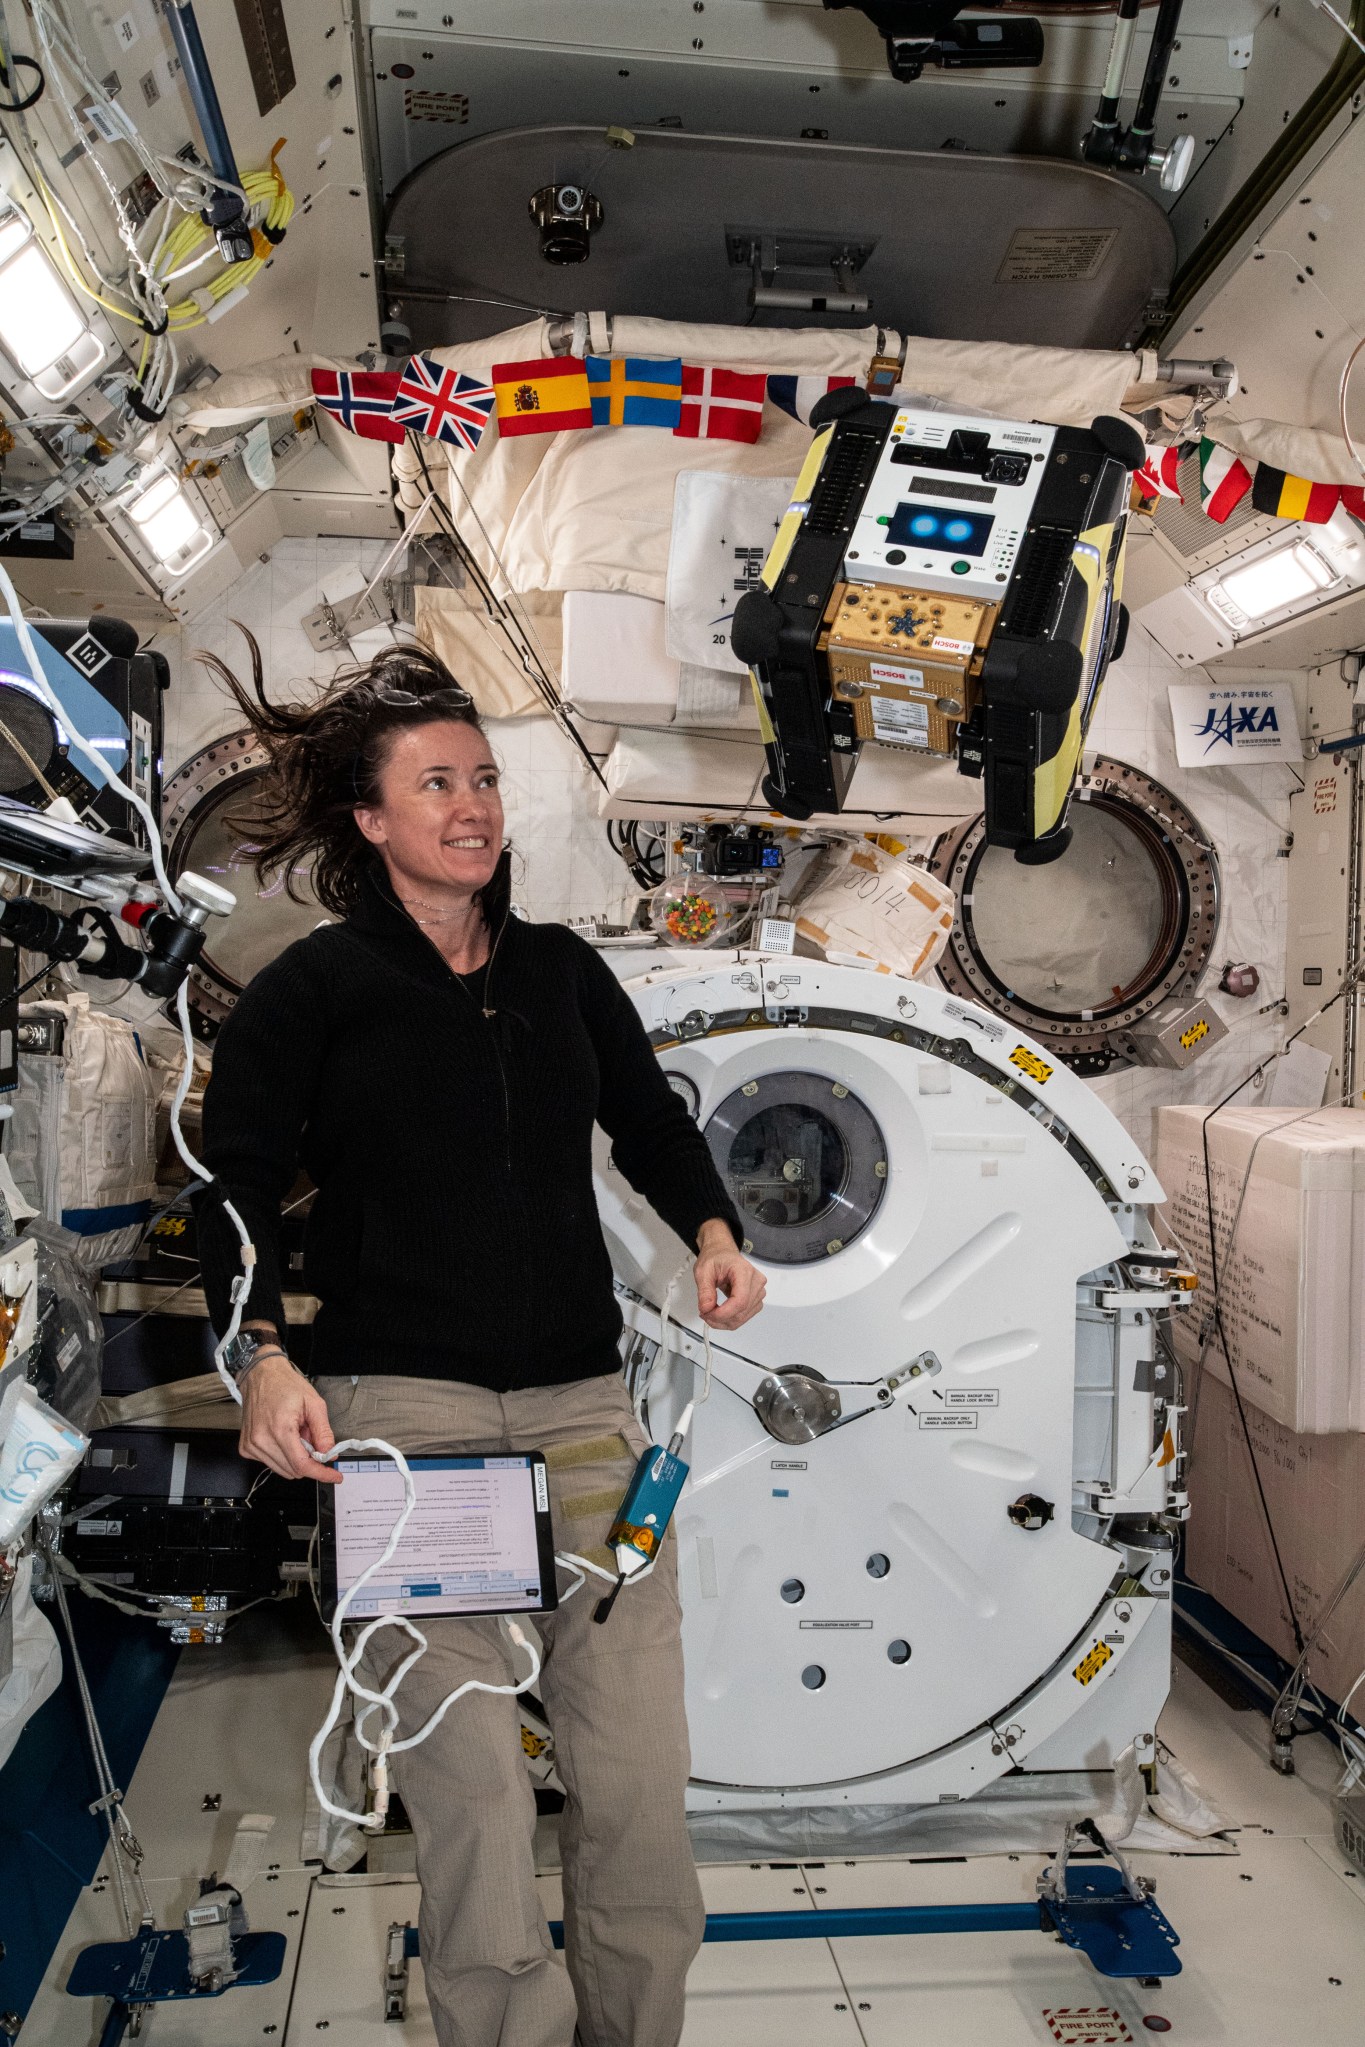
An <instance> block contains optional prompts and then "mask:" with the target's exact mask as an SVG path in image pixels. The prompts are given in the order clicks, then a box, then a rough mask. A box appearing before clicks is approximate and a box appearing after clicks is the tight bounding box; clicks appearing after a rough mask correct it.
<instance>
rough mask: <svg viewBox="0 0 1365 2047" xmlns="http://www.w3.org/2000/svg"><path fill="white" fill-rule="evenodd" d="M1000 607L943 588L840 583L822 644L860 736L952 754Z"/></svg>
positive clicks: (836, 689) (831, 674) (827, 614)
mask: <svg viewBox="0 0 1365 2047" xmlns="http://www.w3.org/2000/svg"><path fill="white" fill-rule="evenodd" d="M998 609H999V607H998V606H997V605H995V604H991V603H989V602H986V601H985V600H983V599H980V598H965V597H952V596H949V595H946V594H945V593H943V592H941V591H937V590H902V589H896V588H894V587H892V586H891V585H889V584H884V583H839V584H836V585H835V588H834V592H833V594H832V597H831V600H830V604H829V606H828V608H827V610H826V612H825V619H826V626H827V630H826V632H825V633H824V634H823V635H822V638H821V643H820V644H821V650H822V651H823V653H824V655H825V658H826V661H827V662H828V664H829V680H830V688H831V690H832V692H833V694H834V695H835V696H836V697H838V698H839V699H840V700H841V701H843V702H844V703H851V704H852V706H853V718H854V726H855V729H856V731H857V734H858V737H859V738H860V739H875V740H879V741H880V742H881V743H882V744H883V745H887V746H913V747H915V748H916V749H917V750H918V751H920V752H924V753H932V754H942V755H945V756H951V755H952V754H953V753H954V752H955V750H956V744H957V728H958V725H959V723H960V722H961V720H962V719H963V718H966V717H970V715H971V712H972V707H973V705H974V703H975V701H976V694H977V675H978V673H979V670H980V666H981V653H982V650H983V648H984V646H985V643H986V641H987V640H988V639H989V637H990V632H991V627H992V625H993V624H994V621H995V615H996V612H997V610H998Z"/></svg>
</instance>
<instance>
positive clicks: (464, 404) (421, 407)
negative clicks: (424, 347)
mask: <svg viewBox="0 0 1365 2047" xmlns="http://www.w3.org/2000/svg"><path fill="white" fill-rule="evenodd" d="M495 397H496V393H495V392H494V390H493V386H492V385H491V384H481V383H480V382H479V380H478V378H477V377H467V376H465V375H464V373H463V371H461V370H453V369H443V368H442V366H441V364H440V363H438V362H433V361H432V359H431V357H430V356H429V355H415V356H413V357H412V359H411V361H410V362H409V363H408V366H407V368H406V369H405V370H404V372H403V375H402V377H401V379H400V381H399V385H398V391H397V395H396V396H395V398H394V401H393V417H394V419H395V421H397V422H398V424H400V425H401V426H405V427H408V426H412V427H416V429H417V431H418V433H420V434H428V435H429V436H430V437H431V439H432V440H434V441H449V442H450V443H451V444H452V445H453V446H454V447H457V448H477V447H478V445H479V442H480V441H481V440H482V438H483V430H484V428H485V427H486V426H487V424H488V419H489V415H490V413H491V412H492V410H493V404H494V400H495Z"/></svg>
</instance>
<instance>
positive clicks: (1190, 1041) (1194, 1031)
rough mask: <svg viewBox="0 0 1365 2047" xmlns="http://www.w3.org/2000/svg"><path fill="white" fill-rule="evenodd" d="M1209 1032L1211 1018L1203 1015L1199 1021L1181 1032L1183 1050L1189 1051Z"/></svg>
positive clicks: (1181, 1047)
mask: <svg viewBox="0 0 1365 2047" xmlns="http://www.w3.org/2000/svg"><path fill="white" fill-rule="evenodd" d="M1208 1034H1209V1020H1208V1018H1207V1017H1206V1016H1201V1017H1200V1019H1199V1021H1198V1023H1192V1024H1191V1025H1190V1027H1189V1029H1188V1030H1187V1031H1182V1032H1181V1033H1180V1049H1181V1051H1182V1052H1188V1051H1189V1049H1190V1047H1191V1045H1197V1044H1198V1043H1199V1040H1200V1039H1201V1038H1206V1037H1207V1036H1208Z"/></svg>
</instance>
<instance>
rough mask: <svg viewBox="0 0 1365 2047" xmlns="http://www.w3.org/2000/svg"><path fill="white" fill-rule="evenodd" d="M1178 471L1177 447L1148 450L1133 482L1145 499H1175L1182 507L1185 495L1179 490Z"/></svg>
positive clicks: (1178, 456)
mask: <svg viewBox="0 0 1365 2047" xmlns="http://www.w3.org/2000/svg"><path fill="white" fill-rule="evenodd" d="M1179 470H1180V449H1179V448H1178V447H1174V446H1173V447H1169V448H1149V449H1148V450H1147V459H1146V461H1145V462H1144V463H1143V465H1142V467H1141V469H1139V470H1138V472H1137V475H1136V477H1135V479H1134V480H1135V482H1136V483H1137V487H1138V489H1139V490H1140V491H1141V492H1142V495H1143V496H1144V497H1145V498H1176V499H1178V500H1179V502H1180V503H1181V504H1182V505H1183V504H1184V502H1185V493H1184V492H1183V491H1182V490H1181V488H1180V482H1179Z"/></svg>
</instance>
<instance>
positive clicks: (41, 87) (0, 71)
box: [0, 52, 47, 114]
mask: <svg viewBox="0 0 1365 2047" xmlns="http://www.w3.org/2000/svg"><path fill="white" fill-rule="evenodd" d="M10 62H11V63H12V64H13V66H14V68H15V70H16V72H17V71H36V72H37V74H38V83H37V84H36V85H35V86H34V88H33V90H32V92H31V93H30V94H29V96H28V98H27V99H22V100H0V114H26V113H27V112H28V110H29V108H30V107H36V106H37V104H38V102H39V100H40V99H41V98H42V96H43V94H44V93H45V92H46V91H47V79H46V78H45V77H44V76H43V67H42V65H41V64H40V63H39V62H38V59H37V58H36V57H21V56H19V55H18V53H17V52H15V53H14V54H13V55H11V58H10ZM16 82H17V81H16ZM0 85H4V86H8V85H9V72H8V71H7V70H6V68H5V66H4V65H3V64H0Z"/></svg>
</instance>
